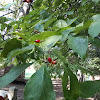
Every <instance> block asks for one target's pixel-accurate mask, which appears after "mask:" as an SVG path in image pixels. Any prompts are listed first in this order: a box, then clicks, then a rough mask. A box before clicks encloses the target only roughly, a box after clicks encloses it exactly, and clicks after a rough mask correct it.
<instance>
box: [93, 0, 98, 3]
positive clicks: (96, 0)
mask: <svg viewBox="0 0 100 100" xmlns="http://www.w3.org/2000/svg"><path fill="white" fill-rule="evenodd" d="M92 1H94V2H95V3H98V2H99V1H100V0H92Z"/></svg>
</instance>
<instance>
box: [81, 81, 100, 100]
mask: <svg viewBox="0 0 100 100" xmlns="http://www.w3.org/2000/svg"><path fill="white" fill-rule="evenodd" d="M99 89H100V80H99V81H87V82H82V83H80V97H84V98H88V97H91V96H93V95H94V94H95V93H96V92H97V91H98V90H99Z"/></svg>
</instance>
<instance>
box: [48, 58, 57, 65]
mask: <svg viewBox="0 0 100 100" xmlns="http://www.w3.org/2000/svg"><path fill="white" fill-rule="evenodd" d="M47 60H48V62H49V63H52V64H56V63H57V62H56V61H55V60H53V61H52V59H51V58H50V57H48V58H47Z"/></svg>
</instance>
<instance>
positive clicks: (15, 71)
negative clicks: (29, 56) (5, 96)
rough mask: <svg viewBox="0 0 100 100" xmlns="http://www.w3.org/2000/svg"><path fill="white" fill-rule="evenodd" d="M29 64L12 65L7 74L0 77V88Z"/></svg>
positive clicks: (11, 80) (12, 79)
mask: <svg viewBox="0 0 100 100" xmlns="http://www.w3.org/2000/svg"><path fill="white" fill-rule="evenodd" d="M30 65H31V64H20V65H17V66H15V67H13V68H12V69H11V70H10V71H9V72H8V73H7V74H5V75H4V76H2V77H1V78H0V89H1V88H4V87H5V86H7V85H8V84H9V83H11V82H13V81H14V80H15V79H16V78H17V77H18V76H19V75H20V74H21V73H22V72H23V71H24V70H25V69H26V68H27V67H29V66H30Z"/></svg>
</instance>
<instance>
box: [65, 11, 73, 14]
mask: <svg viewBox="0 0 100 100" xmlns="http://www.w3.org/2000/svg"><path fill="white" fill-rule="evenodd" d="M73 13H74V11H68V12H66V13H65V14H66V15H72V14H73Z"/></svg>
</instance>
